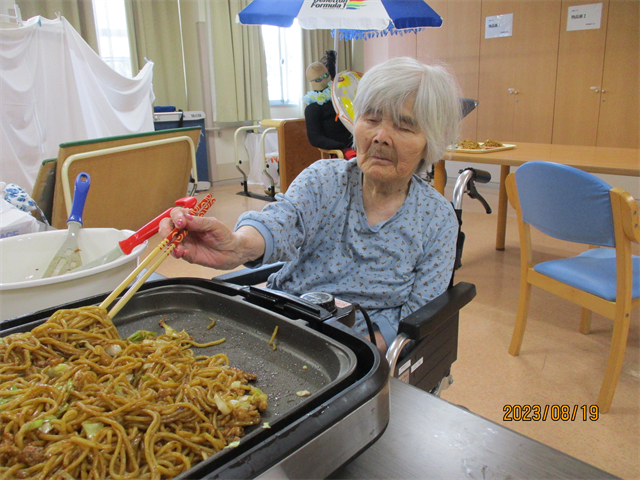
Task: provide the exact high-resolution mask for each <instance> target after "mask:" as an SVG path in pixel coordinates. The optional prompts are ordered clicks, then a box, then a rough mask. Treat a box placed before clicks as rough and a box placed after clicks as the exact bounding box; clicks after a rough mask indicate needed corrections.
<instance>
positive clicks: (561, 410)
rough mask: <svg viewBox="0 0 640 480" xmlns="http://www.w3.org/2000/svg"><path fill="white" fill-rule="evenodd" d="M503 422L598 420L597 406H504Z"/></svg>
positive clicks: (598, 411) (598, 410)
mask: <svg viewBox="0 0 640 480" xmlns="http://www.w3.org/2000/svg"><path fill="white" fill-rule="evenodd" d="M502 410H503V412H504V417H502V420H503V421H505V422H541V421H542V422H545V421H547V420H551V421H553V422H569V421H571V422H575V421H576V420H578V421H583V422H587V421H592V422H595V421H597V420H598V418H600V409H599V408H598V405H573V406H570V405H517V404H514V405H505V406H504V408H503V409H502Z"/></svg>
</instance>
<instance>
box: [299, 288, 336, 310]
mask: <svg viewBox="0 0 640 480" xmlns="http://www.w3.org/2000/svg"><path fill="white" fill-rule="evenodd" d="M300 298H301V299H303V300H306V301H307V302H309V303H313V304H314V305H318V306H319V307H322V308H324V309H325V310H327V311H329V312H332V313H333V312H335V311H336V299H335V298H333V295H331V294H330V293H325V292H309V293H305V294H304V295H300Z"/></svg>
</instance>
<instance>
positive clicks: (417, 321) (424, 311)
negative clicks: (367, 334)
mask: <svg viewBox="0 0 640 480" xmlns="http://www.w3.org/2000/svg"><path fill="white" fill-rule="evenodd" d="M475 296H476V286H475V285H473V284H472V283H466V282H460V283H458V284H457V285H455V286H453V287H452V288H449V289H448V290H446V291H445V292H444V293H442V294H440V295H439V296H438V297H436V298H434V299H433V300H431V301H430V302H429V303H427V304H426V305H425V306H424V307H422V308H419V309H418V310H416V311H415V312H413V313H412V314H411V315H409V316H408V317H406V318H404V319H403V320H401V321H400V324H399V325H398V333H399V334H400V333H404V334H405V335H406V336H407V337H409V338H410V339H411V340H420V339H422V338H424V337H426V336H427V335H429V334H430V333H432V332H434V331H435V330H437V329H438V328H439V327H440V326H441V325H442V324H443V323H445V322H446V321H447V320H448V319H449V318H450V317H451V316H453V315H454V314H456V313H458V312H459V311H460V310H461V309H462V308H463V307H464V306H465V305H467V304H468V303H469V302H470V301H471V300H473V298H474V297H475Z"/></svg>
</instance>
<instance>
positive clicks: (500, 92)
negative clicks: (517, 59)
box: [477, 0, 518, 142]
mask: <svg viewBox="0 0 640 480" xmlns="http://www.w3.org/2000/svg"><path fill="white" fill-rule="evenodd" d="M517 4H518V2H517V1H513V0H483V1H482V16H481V23H482V26H481V31H480V67H479V72H480V76H479V80H478V101H479V103H478V107H477V110H478V140H479V141H484V140H486V139H489V138H490V139H494V140H499V141H503V142H506V141H513V114H514V107H515V103H514V98H513V97H514V96H515V95H514V94H513V93H511V92H513V91H515V78H516V75H515V73H516V72H515V63H514V61H513V59H514V56H515V55H516V45H515V44H516V40H515V38H514V36H509V37H499V38H485V36H486V34H485V29H486V28H485V27H486V26H485V19H486V18H487V17H489V16H494V15H504V14H509V13H513V14H514V21H513V23H514V32H515V31H516V29H517V28H518V18H517V15H516V13H515V12H516V10H517V8H518V5H517ZM509 89H512V90H509Z"/></svg>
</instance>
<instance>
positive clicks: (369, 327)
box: [353, 303, 378, 347]
mask: <svg viewBox="0 0 640 480" xmlns="http://www.w3.org/2000/svg"><path fill="white" fill-rule="evenodd" d="M353 308H355V309H356V310H358V311H359V312H360V313H362V316H363V317H364V321H365V322H366V324H367V330H369V338H370V339H371V343H373V346H374V347H377V346H378V345H377V344H376V334H375V332H374V330H373V323H372V322H371V318H369V314H368V313H367V311H366V310H365V309H364V308H363V307H361V306H360V304H358V303H354V304H353Z"/></svg>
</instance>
